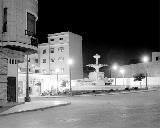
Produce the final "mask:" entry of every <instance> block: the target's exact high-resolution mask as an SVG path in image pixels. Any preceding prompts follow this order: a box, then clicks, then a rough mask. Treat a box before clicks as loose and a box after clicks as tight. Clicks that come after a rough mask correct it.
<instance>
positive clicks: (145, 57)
mask: <svg viewBox="0 0 160 128" xmlns="http://www.w3.org/2000/svg"><path fill="white" fill-rule="evenodd" d="M142 61H143V62H144V64H145V63H146V89H147V90H148V83H147V82H148V81H147V77H148V72H147V62H148V61H149V57H148V56H144V57H143V58H142Z"/></svg>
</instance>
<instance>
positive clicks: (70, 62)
mask: <svg viewBox="0 0 160 128" xmlns="http://www.w3.org/2000/svg"><path fill="white" fill-rule="evenodd" d="M68 64H69V81H70V82H69V85H70V86H69V87H70V95H71V96H72V86H71V65H72V64H73V60H72V59H69V60H68Z"/></svg>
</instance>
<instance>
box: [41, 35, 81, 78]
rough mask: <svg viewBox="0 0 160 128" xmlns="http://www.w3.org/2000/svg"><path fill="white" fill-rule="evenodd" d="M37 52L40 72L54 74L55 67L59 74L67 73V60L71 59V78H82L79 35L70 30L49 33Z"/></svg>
mask: <svg viewBox="0 0 160 128" xmlns="http://www.w3.org/2000/svg"><path fill="white" fill-rule="evenodd" d="M39 54H40V61H39V62H40V72H41V73H43V74H56V69H59V73H60V74H63V75H67V74H69V64H68V60H69V59H72V60H73V65H71V75H72V77H71V78H72V79H82V78H83V63H82V37H81V36H79V35H77V34H74V33H71V32H62V33H56V34H49V35H48V43H43V44H40V45H39Z"/></svg>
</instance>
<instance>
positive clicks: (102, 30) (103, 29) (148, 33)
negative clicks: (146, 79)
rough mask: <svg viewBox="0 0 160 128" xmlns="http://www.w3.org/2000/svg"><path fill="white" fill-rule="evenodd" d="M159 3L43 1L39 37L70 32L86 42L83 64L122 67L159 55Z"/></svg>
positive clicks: (137, 0) (139, 0) (132, 0)
mask: <svg viewBox="0 0 160 128" xmlns="http://www.w3.org/2000/svg"><path fill="white" fill-rule="evenodd" d="M158 5H159V3H158V0H157V1H156V0H127V1H123V0H118V1H114V0H107V1H100V0H99V1H91V2H86V1H83V0H81V1H70V2H68V1H65V2H64V1H59V2H55V1H54V0H46V1H45V0H39V14H38V15H39V19H38V23H37V35H38V38H39V43H44V42H47V34H53V33H59V32H66V31H70V32H73V33H76V34H79V35H81V36H82V38H83V63H84V65H86V64H89V63H95V60H94V59H93V57H92V56H93V55H95V54H96V53H98V54H100V55H101V59H100V63H106V64H109V65H111V64H112V63H114V62H117V63H119V64H120V65H123V64H128V63H132V62H134V61H133V60H140V57H141V56H142V55H144V54H147V55H151V52H152V51H159V48H160V46H159V37H158V33H159V24H158V22H159V19H158V18H159V16H158V15H159V11H158Z"/></svg>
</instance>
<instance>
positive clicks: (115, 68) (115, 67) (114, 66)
mask: <svg viewBox="0 0 160 128" xmlns="http://www.w3.org/2000/svg"><path fill="white" fill-rule="evenodd" d="M117 68H118V66H117V65H116V64H114V65H113V66H112V69H113V70H114V71H116V70H117ZM115 86H116V75H115Z"/></svg>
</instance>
